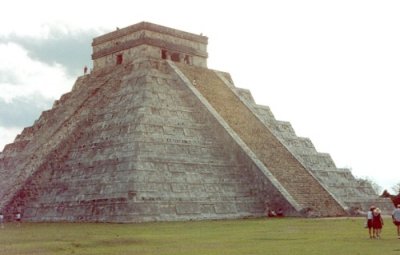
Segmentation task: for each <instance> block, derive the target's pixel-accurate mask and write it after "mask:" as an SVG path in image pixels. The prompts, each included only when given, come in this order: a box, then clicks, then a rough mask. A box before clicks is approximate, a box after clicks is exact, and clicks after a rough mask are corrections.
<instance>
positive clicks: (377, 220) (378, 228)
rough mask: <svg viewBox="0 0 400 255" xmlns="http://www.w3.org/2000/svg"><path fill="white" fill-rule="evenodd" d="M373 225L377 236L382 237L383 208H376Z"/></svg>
mask: <svg viewBox="0 0 400 255" xmlns="http://www.w3.org/2000/svg"><path fill="white" fill-rule="evenodd" d="M372 227H373V228H374V233H375V237H376V238H378V239H380V238H381V232H382V227H383V219H382V216H381V210H380V209H379V208H376V209H375V210H374V213H373V216H372Z"/></svg>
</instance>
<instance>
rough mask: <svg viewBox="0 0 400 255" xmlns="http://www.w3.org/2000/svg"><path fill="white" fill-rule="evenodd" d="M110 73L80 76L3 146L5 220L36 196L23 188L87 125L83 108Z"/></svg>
mask: <svg viewBox="0 0 400 255" xmlns="http://www.w3.org/2000/svg"><path fill="white" fill-rule="evenodd" d="M110 71H111V70H107V69H104V70H102V71H101V72H97V73H93V74H91V75H86V76H84V77H80V78H79V79H78V80H77V81H76V83H75V86H74V88H76V89H73V90H72V91H71V92H70V93H67V94H65V95H64V96H62V97H61V99H60V100H59V101H56V102H55V104H54V106H53V108H52V109H51V110H49V111H45V112H43V113H42V115H41V116H40V118H39V119H38V120H37V121H36V122H35V124H34V125H33V126H32V127H29V128H25V129H24V130H23V132H22V133H21V134H20V135H19V136H17V138H16V139H15V141H14V143H12V144H9V145H7V146H5V148H4V151H3V152H2V154H1V157H0V176H1V180H0V186H1V187H2V189H1V190H0V208H1V209H2V210H3V211H4V213H5V214H6V216H7V217H11V216H10V215H12V214H13V213H15V211H17V210H18V211H19V210H21V208H20V207H21V201H22V200H23V199H24V198H25V197H26V196H28V195H32V194H34V193H35V190H36V189H34V188H31V189H28V190H27V189H26V187H27V186H29V183H30V182H32V180H33V179H35V178H38V177H39V178H40V176H41V174H42V172H43V171H44V166H45V165H46V164H47V163H48V162H49V161H54V159H57V158H58V159H60V158H62V153H65V152H66V151H67V148H68V146H71V145H72V144H73V143H74V142H75V141H76V140H78V138H79V136H80V135H81V130H80V128H82V127H84V126H87V125H89V124H90V117H89V116H88V115H87V113H85V110H86V109H85V105H86V104H87V103H88V101H89V99H90V98H91V97H95V96H96V94H97V93H98V92H99V91H100V90H101V89H102V86H103V85H104V84H105V83H106V82H107V81H109V79H110V74H111V72H110ZM83 85H84V86H83ZM78 87H79V89H77V88H78ZM33 138H34V139H33ZM55 161H57V160H55Z"/></svg>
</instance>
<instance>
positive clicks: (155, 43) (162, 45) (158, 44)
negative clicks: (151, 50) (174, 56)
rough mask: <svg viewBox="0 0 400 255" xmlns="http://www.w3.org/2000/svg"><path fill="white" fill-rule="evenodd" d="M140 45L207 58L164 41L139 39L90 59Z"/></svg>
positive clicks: (193, 50)
mask: <svg viewBox="0 0 400 255" xmlns="http://www.w3.org/2000/svg"><path fill="white" fill-rule="evenodd" d="M142 44H147V45H151V46H155V47H160V48H165V49H167V50H170V51H175V52H181V53H186V54H190V55H194V56H200V57H203V58H207V56H208V54H207V52H204V51H200V50H197V49H194V48H191V47H187V46H183V45H178V44H174V43H170V42H166V41H163V40H160V39H155V38H149V37H142V38H139V39H135V40H130V41H126V42H123V43H120V44H118V45H115V46H114V47H110V48H106V49H103V50H100V51H98V52H95V53H93V54H92V59H93V60H95V59H98V58H101V57H104V56H107V55H110V54H112V53H115V52H118V51H122V50H127V49H129V48H133V47H136V46H139V45H142Z"/></svg>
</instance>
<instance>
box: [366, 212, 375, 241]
mask: <svg viewBox="0 0 400 255" xmlns="http://www.w3.org/2000/svg"><path fill="white" fill-rule="evenodd" d="M374 210H375V206H371V208H369V211H368V212H367V228H368V233H369V238H371V239H372V238H375V232H374V230H373V228H372V218H373V211H374Z"/></svg>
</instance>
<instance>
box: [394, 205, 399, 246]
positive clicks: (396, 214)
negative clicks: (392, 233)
mask: <svg viewBox="0 0 400 255" xmlns="http://www.w3.org/2000/svg"><path fill="white" fill-rule="evenodd" d="M392 219H393V224H394V225H396V227H397V238H399V239H400V204H398V205H397V208H396V209H394V210H393V213H392Z"/></svg>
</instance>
